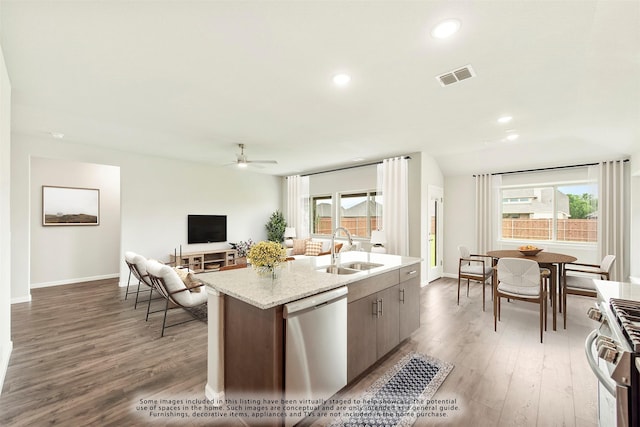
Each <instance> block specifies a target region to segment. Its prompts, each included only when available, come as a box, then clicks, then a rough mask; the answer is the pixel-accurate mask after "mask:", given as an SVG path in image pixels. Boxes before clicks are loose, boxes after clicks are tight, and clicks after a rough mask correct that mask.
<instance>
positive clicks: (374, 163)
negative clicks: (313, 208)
mask: <svg viewBox="0 0 640 427" xmlns="http://www.w3.org/2000/svg"><path fill="white" fill-rule="evenodd" d="M403 159H407V160H411V156H403ZM383 161H384V160H379V161H377V162H371V163H364V164H361V165H353V166H344V167H341V168H335V169H329V170H326V171H318V172H309V173H303V174H300V176H311V175H320V174H321V173H329V172H339V171H343V170H347V169H356V168H362V167H365V166H373V165H379V164H381V163H382V162H383Z"/></svg>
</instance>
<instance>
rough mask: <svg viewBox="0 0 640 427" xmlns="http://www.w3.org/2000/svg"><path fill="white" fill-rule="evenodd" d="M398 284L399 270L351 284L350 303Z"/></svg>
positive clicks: (348, 298) (348, 297)
mask: <svg viewBox="0 0 640 427" xmlns="http://www.w3.org/2000/svg"><path fill="white" fill-rule="evenodd" d="M396 284H398V270H393V271H388V272H386V273H382V274H378V275H377V276H373V277H368V278H366V279H362V280H360V281H358V282H354V283H351V284H349V285H348V286H349V293H348V294H347V300H348V302H352V301H357V300H359V299H360V298H364V297H366V296H368V295H372V294H375V293H376V292H378V291H381V290H384V289H387V288H388V287H391V286H393V285H396Z"/></svg>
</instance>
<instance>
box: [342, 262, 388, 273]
mask: <svg viewBox="0 0 640 427" xmlns="http://www.w3.org/2000/svg"><path fill="white" fill-rule="evenodd" d="M383 265H384V264H376V263H373V262H351V263H349V264H341V267H344V268H350V269H353V270H358V271H364V270H371V269H372V268H376V267H382V266H383Z"/></svg>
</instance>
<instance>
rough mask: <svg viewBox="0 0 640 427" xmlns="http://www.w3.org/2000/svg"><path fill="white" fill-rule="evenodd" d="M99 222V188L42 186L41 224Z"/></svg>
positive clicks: (94, 223)
mask: <svg viewBox="0 0 640 427" xmlns="http://www.w3.org/2000/svg"><path fill="white" fill-rule="evenodd" d="M99 224H100V190H99V189H97V188H74V187H53V186H46V185H43V186H42V225H99Z"/></svg>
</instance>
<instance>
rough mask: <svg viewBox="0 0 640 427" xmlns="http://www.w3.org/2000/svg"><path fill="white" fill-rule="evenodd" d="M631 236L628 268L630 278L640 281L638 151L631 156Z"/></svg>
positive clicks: (639, 154) (639, 169) (639, 166)
mask: <svg viewBox="0 0 640 427" xmlns="http://www.w3.org/2000/svg"><path fill="white" fill-rule="evenodd" d="M630 193H631V197H630V198H631V218H630V222H631V236H630V239H629V243H630V246H631V248H630V253H629V266H630V272H629V273H630V275H631V277H636V278H639V279H640V151H638V152H637V153H633V154H632V155H631V191H630Z"/></svg>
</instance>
